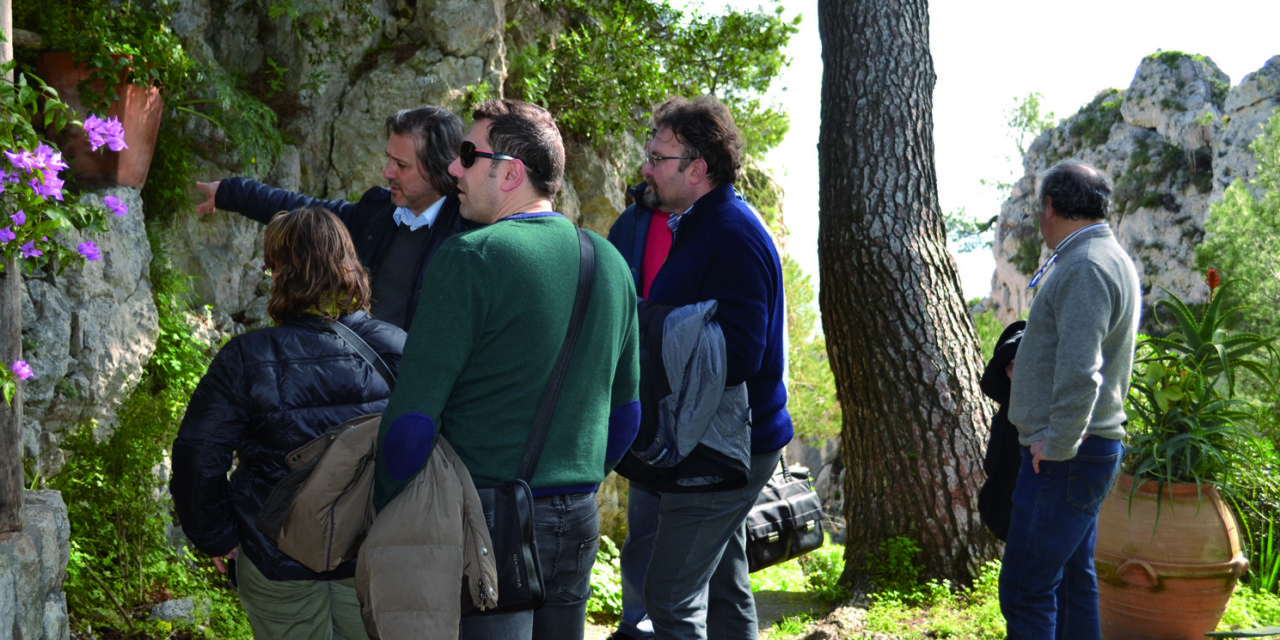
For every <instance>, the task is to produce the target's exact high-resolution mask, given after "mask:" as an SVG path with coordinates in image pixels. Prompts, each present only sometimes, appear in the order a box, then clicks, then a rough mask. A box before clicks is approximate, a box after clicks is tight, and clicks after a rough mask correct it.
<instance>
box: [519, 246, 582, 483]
mask: <svg viewBox="0 0 1280 640" xmlns="http://www.w3.org/2000/svg"><path fill="white" fill-rule="evenodd" d="M578 247H579V253H580V255H581V261H580V265H579V267H578V293H577V295H576V296H575V297H574V299H573V312H572V315H570V316H569V330H568V332H566V333H565V336H564V343H563V344H562V345H560V356H559V357H558V358H556V364H555V366H554V367H553V368H552V369H551V378H550V379H548V380H547V388H546V390H544V391H543V392H542V401H541V402H539V403H538V413H537V414H536V415H535V416H534V419H533V430H532V431H530V432H529V439H528V440H527V441H526V442H525V445H524V457H523V458H522V459H521V460H520V472H519V474H517V475H516V477H517V478H519V479H521V480H524V481H525V482H529V481H530V480H532V479H533V474H534V472H535V471H537V470H538V458H540V457H541V456H542V446H543V445H544V444H546V442H547V432H548V431H550V430H551V416H553V415H554V414H555V412H556V402H558V401H559V399H560V388H561V387H563V386H564V374H565V373H566V372H567V371H568V370H569V359H570V358H571V357H572V356H573V348H574V346H575V345H577V343H578V334H579V333H580V332H581V329H582V321H583V319H584V318H586V316H587V303H588V302H590V300H591V284H592V282H593V281H594V280H595V272H596V248H595V245H594V244H592V242H591V236H588V235H587V232H586V231H583V230H582V229H578Z"/></svg>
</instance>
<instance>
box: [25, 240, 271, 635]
mask: <svg viewBox="0 0 1280 640" xmlns="http://www.w3.org/2000/svg"><path fill="white" fill-rule="evenodd" d="M158 236H159V231H158V230H153V231H152V237H151V240H152V250H153V251H154V252H155V256H156V258H155V260H154V261H153V262H152V275H151V280H152V285H153V287H154V292H155V302H156V306H157V310H158V311H159V317H160V335H159V338H158V339H157V343H156V350H155V352H154V354H153V356H152V358H151V360H150V361H149V362H148V363H147V365H146V368H145V370H144V374H143V379H142V381H141V382H140V383H139V385H138V386H137V387H136V388H135V389H134V391H133V393H131V394H130V395H129V397H128V398H127V399H125V401H124V403H123V404H122V405H121V406H120V407H119V409H118V410H117V418H118V421H117V424H116V427H115V430H114V431H113V432H112V433H110V434H109V435H105V436H103V434H100V433H99V432H98V430H97V429H95V425H93V424H89V425H83V426H82V427H81V428H79V429H77V430H76V431H75V432H74V433H72V434H71V435H69V436H68V438H67V439H66V440H65V441H64V442H63V443H62V447H63V449H64V450H66V451H67V453H68V461H67V465H66V466H65V467H64V468H63V470H62V472H61V473H59V474H58V475H56V476H54V477H53V478H52V479H51V480H50V481H49V484H50V486H51V487H52V488H54V489H57V490H59V491H61V492H62V496H63V499H64V500H65V501H66V503H67V511H68V516H69V518H70V520H71V525H72V533H71V558H70V561H69V564H68V567H67V581H66V586H65V590H66V592H67V605H68V610H69V612H70V614H71V616H72V618H73V621H74V624H75V625H76V627H77V628H78V629H81V630H88V629H91V628H97V629H103V628H105V629H114V630H116V631H127V633H129V634H138V635H143V636H147V637H169V635H170V633H171V632H173V631H175V630H179V629H178V628H177V627H174V625H172V624H170V623H163V622H157V621H149V620H147V619H146V613H147V609H149V607H150V606H151V605H153V604H156V603H158V602H160V601H163V600H167V599H170V598H172V597H184V596H194V597H197V598H198V599H199V601H200V602H202V603H203V604H202V607H204V609H205V610H204V612H202V615H201V616H199V617H201V618H202V620H201V621H200V624H199V626H198V627H193V628H190V629H180V630H182V631H185V632H187V633H189V634H191V635H192V637H207V638H215V637H216V638H248V637H250V636H251V634H250V632H249V630H248V625H247V623H246V622H245V620H244V617H243V614H242V613H241V611H240V608H239V604H238V601H237V599H236V597H235V595H234V594H233V593H230V592H229V591H227V590H226V588H225V587H224V586H222V585H223V584H224V583H225V578H222V577H221V576H219V575H218V574H216V573H214V572H213V570H212V569H211V568H210V566H209V565H207V564H205V565H200V564H198V563H197V562H196V561H195V560H194V559H193V558H192V557H191V556H190V555H189V554H187V553H184V552H180V551H177V550H175V549H174V548H173V547H172V546H170V544H169V541H168V538H167V532H168V526H167V525H168V523H169V522H171V520H172V519H171V517H170V514H169V509H168V506H167V500H168V491H167V489H166V487H165V484H164V482H163V480H162V479H161V477H160V476H159V475H157V474H156V469H157V468H160V467H161V466H162V465H163V463H164V459H165V456H166V452H167V449H168V445H169V443H171V442H172V441H173V438H174V436H175V435H176V433H177V425H178V422H179V421H180V419H181V417H182V413H183V411H184V409H185V408H186V405H187V402H188V400H189V399H190V396H191V392H192V391H193V390H194V389H195V386H196V384H197V383H198V382H199V380H200V377H201V376H202V375H203V374H204V371H205V369H206V367H207V366H208V362H209V345H207V344H205V343H203V342H201V341H200V340H199V339H197V338H196V337H194V332H193V331H192V326H191V325H190V323H189V321H188V313H187V308H186V305H185V303H184V302H183V300H184V298H185V293H186V290H187V289H186V287H187V286H188V284H187V278H185V277H184V276H182V275H181V274H179V273H176V272H174V271H172V270H171V269H169V268H167V267H166V266H164V265H165V262H166V261H165V258H164V253H163V249H162V247H161V244H160V243H159V242H158ZM179 626H182V625H179ZM188 626H189V625H188Z"/></svg>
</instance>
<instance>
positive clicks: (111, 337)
mask: <svg viewBox="0 0 1280 640" xmlns="http://www.w3.org/2000/svg"><path fill="white" fill-rule="evenodd" d="M108 195H114V196H116V197H118V198H120V200H121V201H122V202H123V203H124V204H126V205H127V206H128V207H129V213H128V214H127V215H125V216H123V217H116V216H109V217H110V218H111V220H110V223H109V224H110V230H109V231H108V232H107V233H105V234H103V235H101V236H98V237H97V238H95V239H94V241H95V242H96V243H97V245H98V248H99V249H100V250H101V253H102V259H101V260H99V261H95V262H85V264H84V266H83V267H82V268H68V269H66V270H65V271H64V272H63V273H62V275H60V276H58V275H50V274H48V273H45V274H42V275H41V276H40V277H32V278H27V279H26V280H25V281H24V287H23V293H22V341H23V343H24V349H23V351H24V357H25V358H26V359H27V362H28V363H29V364H30V365H31V368H32V370H33V372H34V373H35V375H34V377H32V378H30V379H29V380H27V381H26V383H25V387H24V402H25V405H26V407H25V412H24V419H23V427H24V429H23V431H24V434H23V440H24V442H23V444H24V449H25V454H26V455H27V457H28V458H32V459H35V460H37V461H38V462H39V469H40V470H41V471H42V472H43V473H50V472H52V471H56V470H57V469H58V468H60V467H61V453H60V452H59V451H58V449H57V446H56V445H57V443H58V442H59V441H60V440H61V436H62V434H63V433H64V432H66V431H67V430H68V429H72V428H74V427H76V426H77V425H80V424H87V423H89V422H91V421H97V423H98V424H99V425H100V426H102V427H104V428H110V427H111V426H112V425H113V424H114V422H115V407H116V406H118V404H119V403H120V401H121V400H122V399H123V398H124V396H125V395H127V394H128V392H129V391H130V390H131V389H132V388H133V387H134V385H136V384H137V382H138V380H139V378H140V377H141V376H142V367H143V366H144V365H145V364H146V362H147V359H148V358H150V357H151V352H152V351H153V350H154V349H155V343H156V336H157V335H158V334H159V328H158V325H157V322H158V318H157V314H156V307H155V303H154V302H153V300H152V297H151V276H150V266H151V248H150V245H149V244H148V243H147V234H146V227H145V226H144V223H143V219H142V218H143V216H142V201H141V199H140V198H139V197H138V191H137V190H135V189H130V188H128V187H115V188H112V189H108V190H104V191H100V192H95V193H89V194H86V195H85V196H84V197H83V198H82V202H86V203H89V204H96V205H99V206H101V205H102V200H103V198H104V197H105V196H108ZM82 240H83V239H82V238H80V237H78V236H76V237H69V238H68V239H67V242H69V243H70V246H75V244H77V243H79V242H81V241H82Z"/></svg>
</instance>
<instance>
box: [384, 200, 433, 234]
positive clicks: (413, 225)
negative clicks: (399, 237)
mask: <svg viewBox="0 0 1280 640" xmlns="http://www.w3.org/2000/svg"><path fill="white" fill-rule="evenodd" d="M443 206H444V198H440V199H439V200H436V201H435V204H433V205H431V206H429V207H427V208H426V209H425V210H424V211H423V212H422V213H419V214H417V215H414V213H413V212H412V211H410V210H409V208H408V207H396V211H395V213H393V214H391V217H392V218H393V219H395V221H396V224H402V225H404V226H406V227H409V230H410V231H417V230H418V229H421V228H422V227H428V226H431V225H433V224H435V223H436V216H438V215H440V209H441V207H443Z"/></svg>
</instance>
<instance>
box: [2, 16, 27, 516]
mask: <svg viewBox="0 0 1280 640" xmlns="http://www.w3.org/2000/svg"><path fill="white" fill-rule="evenodd" d="M0 33H3V34H4V43H3V44H0V64H3V63H5V62H8V61H9V60H12V59H13V45H12V44H10V42H11V41H12V39H13V11H12V4H11V2H10V0H0ZM6 80H10V81H12V80H13V78H12V77H8V78H6ZM3 260H4V273H3V274H0V366H4V367H8V366H10V365H12V364H13V361H14V360H17V359H19V358H21V357H22V297H21V296H22V289H21V287H22V275H21V274H20V273H18V260H17V258H15V257H8V258H4V259H3ZM22 385H23V383H22V382H19V383H18V390H17V392H16V393H14V394H13V405H12V406H9V405H6V404H5V403H4V401H3V399H2V398H0V536H3V535H4V534H6V533H8V532H11V531H21V530H22V524H23V522H22V483H23V477H22Z"/></svg>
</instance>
